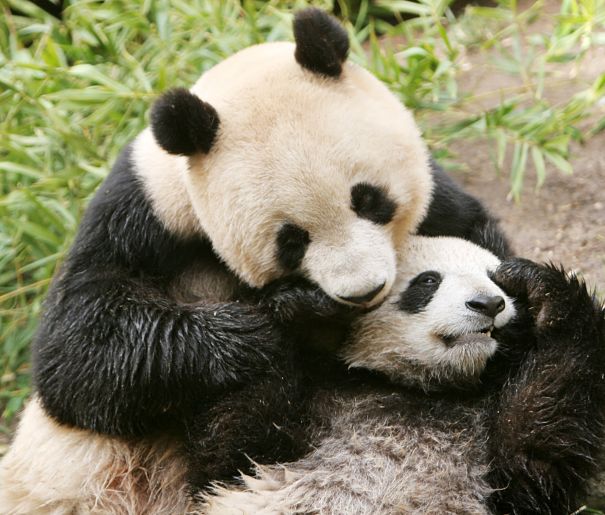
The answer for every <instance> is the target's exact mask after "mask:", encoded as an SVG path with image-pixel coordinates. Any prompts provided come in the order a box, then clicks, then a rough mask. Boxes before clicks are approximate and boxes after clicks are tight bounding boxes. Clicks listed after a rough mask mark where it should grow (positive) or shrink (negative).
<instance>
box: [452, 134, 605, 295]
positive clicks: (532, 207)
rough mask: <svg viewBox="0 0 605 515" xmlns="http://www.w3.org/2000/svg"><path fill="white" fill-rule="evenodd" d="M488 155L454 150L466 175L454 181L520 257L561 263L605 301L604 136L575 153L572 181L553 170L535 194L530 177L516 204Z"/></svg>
mask: <svg viewBox="0 0 605 515" xmlns="http://www.w3.org/2000/svg"><path fill="white" fill-rule="evenodd" d="M490 149H491V144H487V143H485V142H479V143H472V142H466V141H465V142H462V143H461V144H460V145H459V146H458V147H456V148H455V151H456V152H457V153H459V155H460V156H461V157H462V159H461V161H462V162H464V163H465V164H466V166H467V167H468V169H469V171H468V172H466V173H456V174H455V177H456V179H457V180H458V181H459V182H460V183H461V184H463V185H464V187H465V188H466V189H467V190H468V191H469V192H470V193H472V194H474V195H476V196H477V197H478V198H479V199H481V200H482V201H483V202H484V203H485V205H486V206H487V207H488V208H489V209H490V211H491V212H492V213H493V214H494V215H496V216H497V217H498V218H499V219H500V221H501V224H502V227H503V228H504V230H505V231H506V233H507V234H508V236H509V237H510V239H511V242H512V243H513V247H514V249H515V251H516V252H517V253H518V254H519V255H521V256H524V257H527V258H529V259H533V260H537V261H553V262H560V263H563V264H564V265H565V267H566V268H567V269H568V270H570V271H575V272H577V273H579V274H581V275H582V276H583V277H584V278H585V279H586V281H587V283H588V284H589V285H591V286H592V287H595V288H596V289H597V291H598V292H599V293H600V294H601V295H605V133H602V134H600V135H598V136H596V137H595V138H593V139H592V140H590V141H589V142H588V143H587V144H586V145H585V146H583V147H579V146H578V147H576V148H575V149H574V155H575V157H574V158H573V160H572V163H573V166H574V174H573V175H571V176H570V175H563V174H562V173H560V172H559V171H558V170H556V169H551V170H549V171H550V173H549V174H548V177H547V180H546V183H545V184H544V185H543V186H542V188H541V189H540V190H538V191H537V192H534V191H533V184H534V182H535V181H534V179H533V177H532V174H531V173H530V176H529V177H528V180H527V187H526V191H525V192H524V194H523V196H522V199H521V202H520V203H515V202H514V201H512V200H508V199H507V196H508V195H507V194H508V191H509V179H508V177H507V176H504V175H502V176H498V175H497V173H496V171H495V169H494V166H493V164H492V160H491V159H490V157H489V150H490Z"/></svg>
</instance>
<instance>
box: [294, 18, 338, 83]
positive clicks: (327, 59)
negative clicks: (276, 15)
mask: <svg viewBox="0 0 605 515" xmlns="http://www.w3.org/2000/svg"><path fill="white" fill-rule="evenodd" d="M294 40H295V41H296V52H295V53H294V57H295V58H296V60H297V61H298V63H299V64H300V65H301V66H302V67H303V68H307V70H310V71H312V72H314V73H318V74H320V75H325V76H328V77H338V76H339V75H340V73H341V72H342V63H344V62H345V60H346V58H347V54H348V53H349V36H348V35H347V32H346V30H345V29H344V28H343V26H342V25H341V24H340V23H338V21H336V19H334V18H333V17H332V16H330V15H328V14H327V13H325V12H324V11H322V10H320V9H315V8H309V9H304V10H302V11H299V12H298V13H297V14H296V16H295V17H294Z"/></svg>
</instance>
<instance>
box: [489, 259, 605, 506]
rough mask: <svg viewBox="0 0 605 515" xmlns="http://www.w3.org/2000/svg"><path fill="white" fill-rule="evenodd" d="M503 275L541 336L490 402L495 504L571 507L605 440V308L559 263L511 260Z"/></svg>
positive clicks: (535, 332)
mask: <svg viewBox="0 0 605 515" xmlns="http://www.w3.org/2000/svg"><path fill="white" fill-rule="evenodd" d="M496 275H497V280H498V282H500V283H501V284H502V286H503V287H504V289H505V290H507V292H508V293H510V294H512V295H514V296H516V297H520V298H522V299H524V300H525V301H526V302H527V305H528V307H529V312H530V314H531V316H532V318H533V336H534V338H535V340H534V341H533V342H530V343H528V349H527V353H526V355H525V357H524V358H523V359H522V361H521V362H520V365H519V368H518V369H517V370H516V371H515V372H514V374H513V375H511V377H510V379H509V380H508V382H507V383H506V384H505V385H504V387H503V389H502V391H501V394H500V396H499V399H498V400H497V402H496V403H495V404H494V406H493V407H492V416H491V420H490V435H489V438H490V449H491V454H492V456H491V457H492V461H491V462H492V470H491V472H490V483H491V486H492V487H494V488H496V491H495V493H494V494H493V496H492V502H493V505H494V506H495V507H496V512H498V513H500V512H510V513H527V512H532V513H564V512H565V513H568V512H572V511H575V510H576V509H577V508H578V507H579V505H580V504H579V503H580V502H581V501H582V500H583V499H582V497H581V496H582V495H583V494H584V493H585V490H584V489H585V487H586V481H587V479H588V478H589V477H590V476H591V475H592V474H593V473H594V472H595V470H596V466H597V463H596V458H597V456H598V455H599V453H600V452H601V450H602V448H603V444H604V443H605V442H604V440H603V428H604V425H605V319H604V311H603V308H602V307H601V306H599V305H598V304H597V302H596V300H595V299H594V298H593V297H591V295H590V294H589V293H588V291H587V289H586V286H585V285H584V284H583V283H582V282H581V281H579V280H578V279H577V278H576V277H568V276H566V274H565V272H564V271H563V270H562V269H559V268H555V267H554V266H552V265H550V266H542V265H536V264H534V263H531V262H530V261H527V260H513V261H509V262H505V263H504V264H503V265H502V266H501V267H500V268H499V270H498V271H497V274H496ZM524 344H527V342H519V345H524Z"/></svg>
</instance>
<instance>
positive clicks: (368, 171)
mask: <svg viewBox="0 0 605 515" xmlns="http://www.w3.org/2000/svg"><path fill="white" fill-rule="evenodd" d="M294 36H295V44H291V43H271V44H262V45H257V46H254V47H250V48H248V49H245V50H242V51H241V52H239V53H238V54H236V55H234V56H232V57H230V58H228V59H226V60H225V61H223V62H222V63H220V64H218V65H217V66H215V67H214V68H212V69H211V70H209V71H208V72H206V73H205V74H204V75H203V76H202V77H201V78H200V80H199V81H198V82H197V83H196V84H195V85H194V86H193V87H192V88H191V89H190V90H185V89H178V88H177V89H174V90H170V91H168V92H167V93H165V94H164V95H162V96H161V97H160V99H159V100H158V101H157V102H156V103H155V105H154V107H153V109H152V111H151V117H150V118H151V124H150V127H149V128H148V129H146V130H145V131H143V132H142V133H141V134H140V135H139V136H138V137H137V138H136V139H135V140H134V142H133V143H132V144H130V145H129V146H128V147H127V148H125V149H124V151H123V152H122V154H121V155H120V157H119V159H118V160H117V162H116V163H115V165H114V167H113V169H112V171H111V173H110V175H109V176H108V178H107V179H106V181H105V182H104V183H103V184H102V185H101V187H100V188H99V191H98V192H97V194H96V195H95V197H94V199H93V200H92V202H91V203H90V206H89V207H88V209H87V212H86V213H85V215H84V218H83V220H82V223H81V225H80V228H79V231H78V235H77V237H76V239H75V242H74V244H73V246H72V248H71V250H70V252H69V254H68V257H67V259H66V262H65V263H64V264H63V266H62V268H61V270H60V271H59V273H58V275H57V277H56V278H55V280H54V282H53V286H52V288H51V291H50V293H49V296H48V299H47V301H46V305H45V314H44V316H43V318H42V321H41V324H40V329H39V331H38V334H37V336H36V338H35V342H34V346H33V365H34V380H35V388H36V395H35V398H34V400H33V401H32V402H31V404H30V405H29V407H28V408H27V409H26V411H25V414H24V416H23V420H22V423H21V427H20V428H19V430H18V433H17V436H16V438H15V442H14V443H13V445H12V447H11V449H10V451H9V453H8V455H7V456H6V458H5V459H4V460H3V462H2V466H1V467H0V492H1V493H0V499H1V502H2V503H3V504H0V506H2V508H3V510H4V511H6V512H10V511H11V510H13V511H14V512H17V513H20V512H24V511H25V512H28V511H29V512H34V511H35V510H36V509H39V510H42V511H44V510H47V511H49V510H51V507H52V509H53V510H55V511H57V512H61V511H69V510H72V511H76V512H86V513H88V512H94V511H95V510H96V511H100V512H103V511H105V512H112V511H113V512H120V510H122V511H124V510H130V512H137V513H141V512H147V513H150V512H152V511H153V509H156V508H157V509H158V510H160V511H159V512H161V509H160V508H158V506H159V505H158V504H157V503H155V499H156V498H157V497H158V496H157V493H158V492H163V493H166V494H168V493H170V492H172V493H173V494H174V498H175V499H176V498H181V497H180V494H181V492H182V491H183V490H182V489H183V486H182V482H180V481H179V478H181V477H184V476H185V475H186V474H187V472H186V471H187V470H188V469H189V468H190V467H192V466H193V467H196V466H199V467H201V468H202V469H203V470H202V472H200V474H199V475H197V476H194V477H203V478H208V470H207V469H208V468H209V466H208V465H207V463H206V461H207V460H206V457H205V456H202V457H201V459H200V460H196V459H188V458H191V454H192V452H197V451H200V450H208V449H207V446H205V447H204V446H200V445H198V442H199V440H198V439H197V435H196V431H195V430H197V428H198V427H199V420H200V418H199V417H201V420H204V413H205V410H209V412H211V411H212V410H215V409H219V411H220V408H221V406H223V405H225V406H230V404H229V402H231V401H230V395H231V394H232V392H235V393H236V394H238V393H239V392H241V391H242V389H246V388H248V389H249V390H254V391H255V392H258V395H259V397H260V399H259V401H260V402H259V403H257V404H256V405H257V406H258V412H257V413H256V416H255V417H252V418H250V419H246V420H242V421H240V422H241V423H242V427H240V428H239V429H238V430H234V436H237V435H238V434H246V435H251V440H250V441H248V442H247V445H248V446H249V448H248V449H241V448H240V449H238V451H239V456H240V457H239V458H238V460H235V461H231V460H230V459H228V458H229V448H226V449H222V450H221V452H215V451H216V449H212V455H213V456H214V459H213V461H212V463H213V467H210V473H211V475H213V477H214V478H221V477H223V476H224V475H226V474H229V473H234V472H235V471H236V470H237V469H238V468H241V467H243V465H241V463H242V456H245V455H246V453H245V452H244V451H246V450H249V449H252V450H254V449H255V448H257V447H258V448H259V449H260V450H259V451H258V453H255V452H248V454H249V455H250V457H251V458H255V459H259V458H263V459H265V460H266V461H271V460H276V459H287V458H288V455H289V454H292V453H297V452H299V449H298V448H297V446H296V438H294V437H293V436H292V435H290V434H289V433H286V432H284V431H283V430H282V428H284V427H287V426H288V424H289V423H290V422H291V421H292V419H293V420H294V422H296V421H297V418H298V416H299V413H298V408H297V403H296V402H295V399H293V398H292V396H296V395H299V392H298V386H299V385H300V384H302V381H298V380H297V379H296V374H297V370H296V363H297V362H296V359H295V358H294V357H293V356H292V354H291V353H290V351H289V348H290V346H289V345H288V344H287V341H286V340H287V339H288V338H287V336H285V335H284V332H283V330H282V327H281V324H280V323H277V322H276V321H275V320H276V317H275V316H274V315H275V313H274V311H275V310H276V309H277V310H278V311H280V312H286V313H288V314H289V315H288V316H289V317H290V318H298V317H299V314H300V313H301V312H305V313H311V316H312V318H314V319H320V321H322V323H323V321H325V319H329V320H331V319H332V318H338V317H337V315H339V314H340V313H341V312H343V313H344V314H345V316H349V315H350V313H351V311H355V310H359V309H370V308H373V307H375V306H377V305H378V304H380V303H381V302H382V301H383V300H384V299H385V297H386V296H387V295H388V293H389V291H390V289H391V287H392V284H393V281H394V278H395V268H396V267H395V263H396V252H395V249H396V248H398V247H399V246H400V245H401V244H402V243H403V242H404V241H405V239H406V238H407V236H408V234H409V233H411V232H414V231H417V230H418V231H420V232H424V233H430V234H434V233H439V232H440V228H441V232H442V233H443V234H454V235H459V236H464V237H468V238H469V239H472V240H477V241H479V242H480V243H486V244H488V245H489V244H490V242H489V241H487V240H485V241H483V240H484V239H485V238H484V234H485V232H484V231H483V228H484V227H491V226H492V225H493V224H495V222H494V220H493V219H491V218H490V217H489V215H487V214H486V212H485V211H484V210H483V208H482V206H481V205H480V204H479V203H478V202H476V201H475V200H474V199H472V198H471V197H469V196H467V195H466V194H465V193H464V192H462V191H460V190H458V189H457V188H456V187H455V186H453V185H452V184H451V183H449V182H448V179H447V176H445V175H444V174H443V172H442V171H441V170H439V169H438V168H435V167H434V166H433V167H431V164H430V162H429V158H428V153H427V149H426V147H425V144H424V143H423V141H422V139H421V137H420V134H419V131H418V129H417V127H416V125H415V123H414V121H413V119H412V117H411V115H410V113H409V112H408V111H407V110H406V109H405V108H404V107H403V106H402V105H401V104H400V103H399V102H398V101H397V100H396V98H395V97H394V96H393V95H392V94H391V93H390V92H389V91H388V90H387V88H386V87H385V86H384V85H382V84H381V83H380V82H379V81H378V80H377V79H375V78H374V77H373V76H372V75H371V74H369V73H368V72H366V71H365V70H363V69H362V68H360V67H358V66H356V65H354V64H352V63H349V62H347V61H346V57H347V52H348V38H347V35H346V32H345V31H344V30H343V29H342V27H340V26H339V25H338V24H337V23H336V22H335V21H334V20H333V19H332V18H330V17H328V16H327V15H326V14H325V13H323V12H321V11H318V10H316V9H309V10H305V11H302V12H300V13H299V14H298V15H297V16H296V17H295V21H294ZM431 199H432V200H433V201H432V202H431ZM429 204H430V206H429ZM467 208H468V209H467ZM499 250H500V251H502V252H506V251H507V248H506V247H502V248H501V249H499ZM292 276H296V277H299V278H303V279H305V280H306V281H307V282H306V283H299V285H296V286H291V287H289V288H290V289H288V290H287V291H286V292H284V291H283V289H282V290H280V289H277V290H276V291H277V292H278V297H277V301H276V300H275V299H274V298H273V299H272V298H269V299H268V301H267V302H266V303H264V304H262V305H259V304H258V303H254V302H249V301H246V299H247V298H248V297H246V295H242V296H240V294H239V292H240V291H241V290H242V289H244V290H245V289H246V288H252V289H253V290H254V289H258V288H262V287H265V286H266V285H267V284H268V283H272V282H274V281H276V280H279V279H281V278H284V277H292ZM300 284H304V286H301V285H300ZM293 292H295V293H296V295H293V294H292V293H293ZM242 299H243V300H242ZM267 306H268V307H267ZM276 306H277V308H276ZM301 306H302V308H301ZM305 306H307V307H306V308H305ZM308 306H311V307H312V308H311V309H308ZM320 307H321V309H318V308H320ZM286 318H287V317H286ZM314 325H315V324H314ZM274 378H278V379H281V383H280V387H279V388H277V389H275V390H274V391H273V390H272V389H271V388H272V385H273V380H274ZM259 384H263V385H265V386H264V389H263V388H259V387H258V385H259ZM252 387H253V388H252ZM265 394H266V395H271V396H273V397H278V398H273V397H272V399H271V400H272V401H275V402H279V403H281V404H282V405H283V406H284V407H285V408H284V410H274V409H272V408H271V406H272V404H271V403H267V402H265V400H266V399H265V398H264V397H263V395H265ZM235 398H236V399H237V398H238V397H237V395H236V396H235ZM233 402H236V401H235V400H234V401H233ZM258 419H262V420H264V421H265V422H266V427H268V428H270V429H269V430H268V432H267V431H265V432H260V433H258V434H253V431H252V428H251V427H249V426H252V425H254V423H255V422H257V420H258ZM192 421H193V422H192ZM191 428H193V429H194V431H192V429H191ZM223 436H224V435H221V438H222V437H223ZM191 438H193V440H194V442H193V445H188V443H187V442H188V441H189V440H190V439H191ZM255 438H256V439H257V440H258V441H256V440H255ZM268 441H269V442H270V441H279V442H280V445H277V446H275V447H274V448H273V447H271V448H267V445H266V442H268ZM183 446H184V450H183ZM222 451H224V452H222ZM272 452H274V453H275V455H272ZM184 456H185V457H184ZM164 458H166V460H168V461H167V463H168V462H169V463H171V464H172V466H173V468H174V470H178V471H179V474H180V475H178V476H176V475H175V476H174V478H173V480H172V481H165V476H162V475H161V474H155V472H156V471H157V470H164V469H165V465H164V464H163V463H164V462H163V461H162V459H164ZM193 458H195V456H193ZM160 477H161V478H163V479H158V480H157V481H156V480H155V479H156V478H160ZM173 485H176V486H174V487H173ZM2 496H4V497H3V498H2ZM158 502H160V501H158ZM171 502H172V501H170V502H169V504H168V505H171V504H170V503H171ZM172 505H173V506H177V505H176V504H172ZM125 506H128V508H124V507H125ZM179 506H180V505H179Z"/></svg>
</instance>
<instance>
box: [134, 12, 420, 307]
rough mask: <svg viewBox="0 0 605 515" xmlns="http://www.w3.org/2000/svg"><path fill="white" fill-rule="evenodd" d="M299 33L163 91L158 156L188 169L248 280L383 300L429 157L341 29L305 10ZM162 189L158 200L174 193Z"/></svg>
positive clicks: (195, 203)
mask: <svg viewBox="0 0 605 515" xmlns="http://www.w3.org/2000/svg"><path fill="white" fill-rule="evenodd" d="M294 34H295V39H296V44H291V43H285V42H281V43H267V44H262V45H257V46H253V47H250V48H247V49H245V50H243V51H241V52H239V53H237V54H236V55H234V56H232V57H230V58H228V59H227V60H225V61H223V62H221V63H220V64H218V65H217V66H215V67H214V68H212V69H211V70H209V71H208V72H206V73H205V74H204V75H203V76H202V77H201V78H200V80H199V81H198V82H197V83H196V84H195V85H194V87H193V88H192V89H191V90H184V89H177V90H172V91H169V92H168V93H166V94H164V96H163V97H161V98H160V99H159V100H158V101H157V103H156V105H155V106H154V109H153V110H152V115H151V128H152V132H153V136H154V138H155V142H157V143H156V144H157V145H159V147H161V149H162V152H164V156H156V159H155V160H156V161H160V160H162V159H166V155H167V154H166V153H168V154H170V155H171V156H170V157H171V158H173V159H180V160H181V161H180V162H181V164H182V166H181V170H180V175H181V178H182V182H183V183H184V184H185V187H186V192H187V195H188V201H189V203H190V205H191V207H192V208H193V212H194V214H195V218H196V220H197V223H198V224H199V227H200V229H201V231H202V232H203V233H204V234H205V235H206V236H207V237H208V238H209V239H210V240H211V242H212V244H213V246H214V249H215V250H216V252H217V254H219V255H220V256H221V258H222V259H223V260H224V261H225V263H226V264H227V265H228V266H229V267H230V268H231V269H232V270H233V271H234V272H235V273H236V274H237V275H238V276H239V277H240V278H241V279H243V280H244V281H246V282H247V283H248V284H250V285H252V286H257V287H260V286H263V285H265V284H267V283H268V282H270V281H272V280H274V279H277V278H279V277H282V276H284V275H287V274H300V275H303V276H305V277H306V278H308V279H310V280H312V281H314V282H315V283H317V284H318V285H319V286H320V287H321V288H322V289H323V290H324V291H325V292H326V293H327V294H328V295H330V296H331V297H332V298H334V299H335V300H337V301H339V302H343V303H350V304H357V305H365V306H370V305H374V304H378V303H379V302H380V301H382V300H383V299H384V297H385V296H386V295H387V294H388V292H389V290H390V288H391V286H392V284H393V281H394V279H395V268H396V252H395V248H396V247H397V245H399V244H400V243H401V241H402V240H403V239H405V238H406V237H407V235H408V234H409V233H410V232H412V231H413V230H414V229H415V227H416V226H417V224H418V223H419V222H420V221H421V219H422V218H423V216H424V214H425V211H426V208H427V205H428V201H429V199H430V196H431V186H432V183H431V178H430V172H429V165H428V157H427V156H428V154H427V150H426V148H425V145H424V143H423V142H422V140H421V137H420V134H419V131H418V129H417V127H416V125H415V123H414V120H413V119H412V117H411V115H410V113H409V112H408V111H407V110H406V109H405V108H404V107H403V106H402V105H401V104H400V103H399V102H398V101H397V99H396V98H395V97H394V96H393V95H392V94H391V93H390V92H389V91H388V90H387V88H386V87H385V86H384V85H383V84H381V83H380V82H379V81H378V80H377V79H376V78H374V77H373V76H372V75H371V74H369V73H368V72H367V71H365V70H363V69H362V68H360V67H358V66H356V65H354V64H351V63H348V62H346V57H347V52H348V46H349V42H348V38H347V34H346V32H345V31H344V29H343V28H342V27H341V26H340V25H339V24H338V23H337V22H336V21H335V20H333V19H332V18H331V17H329V16H328V15H326V14H325V13H323V12H321V11H319V10H316V9H308V10H305V11H302V12H301V13H299V14H298V15H297V16H296V18H295V21H294ZM145 150H148V148H147V149H145ZM147 164H148V166H150V167H153V163H150V160H149V159H148V160H147ZM164 190H165V191H164V192H160V193H159V194H157V195H156V198H155V201H156V202H159V203H160V204H161V202H162V196H163V195H164V196H166V197H168V196H169V195H173V193H172V192H171V191H169V190H170V188H166V187H164ZM173 196H174V195H173ZM170 202H172V205H171V209H172V212H173V213H174V212H175V211H176V210H177V209H178V198H177V199H174V198H173V199H172V200H171V201H170ZM183 209H185V207H184V206H183ZM159 210H160V211H162V206H159ZM164 211H166V209H164ZM171 216H172V215H171ZM176 216H177V215H174V216H173V217H176Z"/></svg>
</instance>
